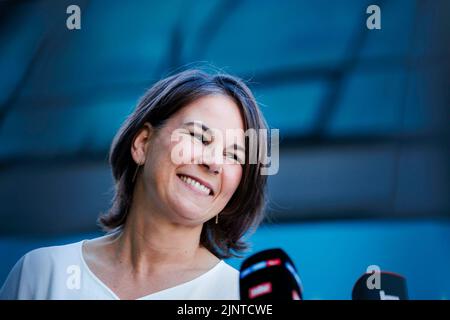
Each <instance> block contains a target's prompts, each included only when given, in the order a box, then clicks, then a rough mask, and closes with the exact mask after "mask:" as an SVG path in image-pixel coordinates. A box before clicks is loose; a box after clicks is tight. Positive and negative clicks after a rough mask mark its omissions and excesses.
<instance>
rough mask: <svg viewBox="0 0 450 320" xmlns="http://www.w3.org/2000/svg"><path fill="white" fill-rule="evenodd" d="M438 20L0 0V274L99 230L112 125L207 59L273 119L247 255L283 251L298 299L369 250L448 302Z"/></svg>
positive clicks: (400, 11)
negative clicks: (270, 168) (370, 24)
mask: <svg viewBox="0 0 450 320" xmlns="http://www.w3.org/2000/svg"><path fill="white" fill-rule="evenodd" d="M70 4H77V5H79V7H80V8H81V30H68V29H67V28H66V19H67V17H68V14H66V8H67V6H68V5H70ZM370 4H377V5H378V6H379V7H380V8H381V26H382V28H381V30H368V29H367V28H366V19H367V18H368V16H369V15H368V14H366V8H367V7H368V6H369V5H370ZM449 18H450V1H445V0H435V1H421V0H417V1H414V0H390V1H381V0H380V1H364V0H341V1H326V0H317V1H306V0H304V1H300V0H297V1H288V0H284V1H269V0H268V1H256V0H242V1H232V0H224V1H219V0H212V1H207V0H196V1H187V0H179V1H175V0H165V1H131V0H130V1H126V2H124V1H120V2H119V1H117V2H115V1H114V2H113V1H101V0H95V1H94V0H93V1H53V0H47V1H44V0H41V1H40V0H35V1H33V0H29V1H1V2H0V203H1V206H0V221H1V223H0V284H1V283H2V282H3V281H4V279H5V278H6V276H7V274H8V272H9V270H10V269H11V268H12V266H13V265H14V263H15V262H16V261H17V260H18V259H19V258H20V256H21V255H23V254H24V253H26V252H27V251H29V250H32V249H34V248H37V247H41V246H48V245H56V244H64V243H69V242H73V241H78V240H80V239H84V238H90V237H95V236H98V235H100V233H99V231H98V229H97V227H96V223H95V221H96V218H97V216H98V214H99V213H100V212H104V211H105V210H107V209H108V206H109V203H110V200H111V196H112V192H111V190H112V177H111V173H110V170H109V167H108V164H107V154H108V149H109V146H110V143H111V141H112V138H113V136H114V134H115V132H116V131H117V129H118V128H119V126H120V124H121V123H122V122H123V121H124V119H125V117H126V116H127V115H128V114H129V113H130V112H131V111H132V110H133V108H134V107H135V105H136V102H137V100H138V98H139V97H140V96H141V95H142V94H143V93H144V92H145V89H146V88H149V87H150V86H151V85H152V84H153V83H154V82H155V81H157V80H158V79H160V78H162V77H164V76H166V75H168V74H169V73H171V72H174V71H176V70H179V69H180V68H183V67H186V66H196V65H199V64H200V65H204V64H205V63H206V64H207V65H210V64H211V65H214V66H216V67H218V68H221V69H223V70H224V71H226V72H230V73H232V74H236V75H238V76H240V77H242V78H244V79H245V80H247V81H248V83H249V85H250V87H251V88H252V90H253V91H254V93H255V96H256V98H257V100H258V101H259V102H260V104H261V105H262V110H263V112H264V114H265V115H266V117H267V120H268V122H269V124H270V125H271V127H273V128H279V129H280V135H281V140H280V170H279V172H278V174H277V175H275V176H272V177H270V179H269V181H270V182H269V197H270V203H269V206H268V216H269V218H268V219H267V221H266V222H265V224H264V225H263V226H262V227H261V228H260V229H258V231H257V232H256V233H255V234H254V235H252V236H251V237H250V238H249V240H250V242H251V244H252V250H251V251H250V252H248V254H247V255H249V254H252V253H254V252H256V251H259V250H262V249H265V248H271V247H281V248H283V249H285V250H286V251H287V252H288V254H289V255H291V257H292V258H293V260H294V262H295V264H296V266H297V268H298V270H299V273H300V276H301V278H302V281H303V284H304V290H305V292H304V298H306V299H350V297H351V289H352V286H353V283H354V282H355V281H356V280H357V278H358V277H359V276H360V275H361V274H362V273H364V272H365V270H366V268H367V266H369V265H372V264H377V265H379V266H380V267H381V268H382V269H384V270H390V271H394V272H398V273H401V274H403V275H404V276H406V278H407V281H408V287H409V295H410V298H412V299H449V297H450V276H449V272H450V200H449V199H450V197H449V195H450V170H449V169H450V167H449V164H450V150H449V146H450V143H449V142H450V130H449V129H450V127H449V120H450V108H449V104H450V103H449V102H450V94H449V90H448V89H449V87H450V86H449V73H450V60H449V56H450V55H449V54H450V41H449V39H450V35H449V33H450V26H449V24H450V19H449ZM229 262H230V264H232V265H234V266H235V267H237V268H238V267H239V266H240V263H241V262H242V259H231V260H230V261H229Z"/></svg>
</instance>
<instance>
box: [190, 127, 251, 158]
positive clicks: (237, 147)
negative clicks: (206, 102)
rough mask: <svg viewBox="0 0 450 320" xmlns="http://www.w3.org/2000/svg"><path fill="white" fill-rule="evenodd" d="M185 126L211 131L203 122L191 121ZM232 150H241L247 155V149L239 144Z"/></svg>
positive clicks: (234, 145) (233, 146)
mask: <svg viewBox="0 0 450 320" xmlns="http://www.w3.org/2000/svg"><path fill="white" fill-rule="evenodd" d="M184 125H185V126H194V127H195V126H199V127H200V128H201V129H202V131H208V130H210V129H209V128H208V126H206V125H205V124H204V123H202V122H200V121H189V122H186V123H185V124H184ZM231 147H232V148H233V150H241V151H242V152H244V153H245V149H244V148H243V147H242V146H240V145H238V144H236V143H235V144H233V145H232V146H231Z"/></svg>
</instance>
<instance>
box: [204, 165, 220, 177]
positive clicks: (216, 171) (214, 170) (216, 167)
mask: <svg viewBox="0 0 450 320" xmlns="http://www.w3.org/2000/svg"><path fill="white" fill-rule="evenodd" d="M202 166H203V167H205V168H206V169H207V170H208V171H209V172H211V173H213V174H215V175H217V174H219V173H221V172H222V166H221V165H217V164H214V163H210V164H206V163H203V164H202Z"/></svg>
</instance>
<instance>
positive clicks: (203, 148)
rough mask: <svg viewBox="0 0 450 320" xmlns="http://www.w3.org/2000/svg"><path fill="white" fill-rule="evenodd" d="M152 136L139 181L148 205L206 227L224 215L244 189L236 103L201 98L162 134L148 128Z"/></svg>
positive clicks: (220, 97) (174, 219)
mask: <svg viewBox="0 0 450 320" xmlns="http://www.w3.org/2000/svg"><path fill="white" fill-rule="evenodd" d="M208 129H210V130H208ZM230 130H231V131H230ZM144 131H145V130H144ZM230 132H231V133H232V134H231V135H230ZM140 134H143V135H145V132H141V133H140ZM147 135H148V136H149V138H148V139H146V140H145V139H144V141H146V142H145V143H144V151H143V153H144V154H145V165H144V170H143V174H141V176H140V178H139V179H138V183H141V184H142V187H143V188H142V190H143V191H144V192H143V194H144V199H145V201H149V203H150V204H151V207H152V208H155V209H156V210H157V211H158V212H162V213H163V214H164V215H166V216H167V217H168V218H169V219H170V220H171V221H172V222H175V223H180V224H184V225H199V224H202V223H204V222H205V221H207V220H209V219H211V218H212V217H214V216H215V215H217V214H218V213H219V212H221V211H222V209H223V208H224V207H225V206H226V205H227V203H228V201H229V200H230V198H231V197H232V195H233V193H234V192H235V190H236V189H237V187H238V185H239V182H240V180H241V177H242V165H241V163H240V162H242V161H244V160H245V151H244V147H245V144H244V142H245V140H244V139H245V138H244V123H243V119H242V116H241V113H240V111H239V108H238V106H237V105H236V103H235V102H234V101H233V100H232V99H231V98H229V97H227V96H224V95H209V96H205V97H202V98H199V99H197V100H195V101H193V102H192V103H190V104H189V105H187V106H185V107H183V108H182V109H181V110H180V111H178V112H177V113H176V114H174V115H173V116H172V117H171V118H170V119H168V121H167V122H166V123H165V125H164V126H163V127H161V128H160V129H158V130H151V128H149V127H147ZM227 135H228V137H231V136H232V137H233V138H228V137H227ZM138 141H139V140H138ZM135 144H136V142H135Z"/></svg>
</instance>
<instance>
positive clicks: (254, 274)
mask: <svg viewBox="0 0 450 320" xmlns="http://www.w3.org/2000/svg"><path fill="white" fill-rule="evenodd" d="M239 291H240V298H241V300H259V301H261V300H301V299H302V285H301V281H300V278H299V276H298V275H297V270H296V269H295V266H294V263H293V262H292V260H291V259H290V258H289V256H288V255H287V254H286V253H285V252H284V251H283V250H281V249H278V248H277V249H269V250H264V251H261V252H258V253H256V254H254V255H252V256H250V257H249V258H247V259H245V260H244V262H243V263H242V265H241V269H240V275H239Z"/></svg>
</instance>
